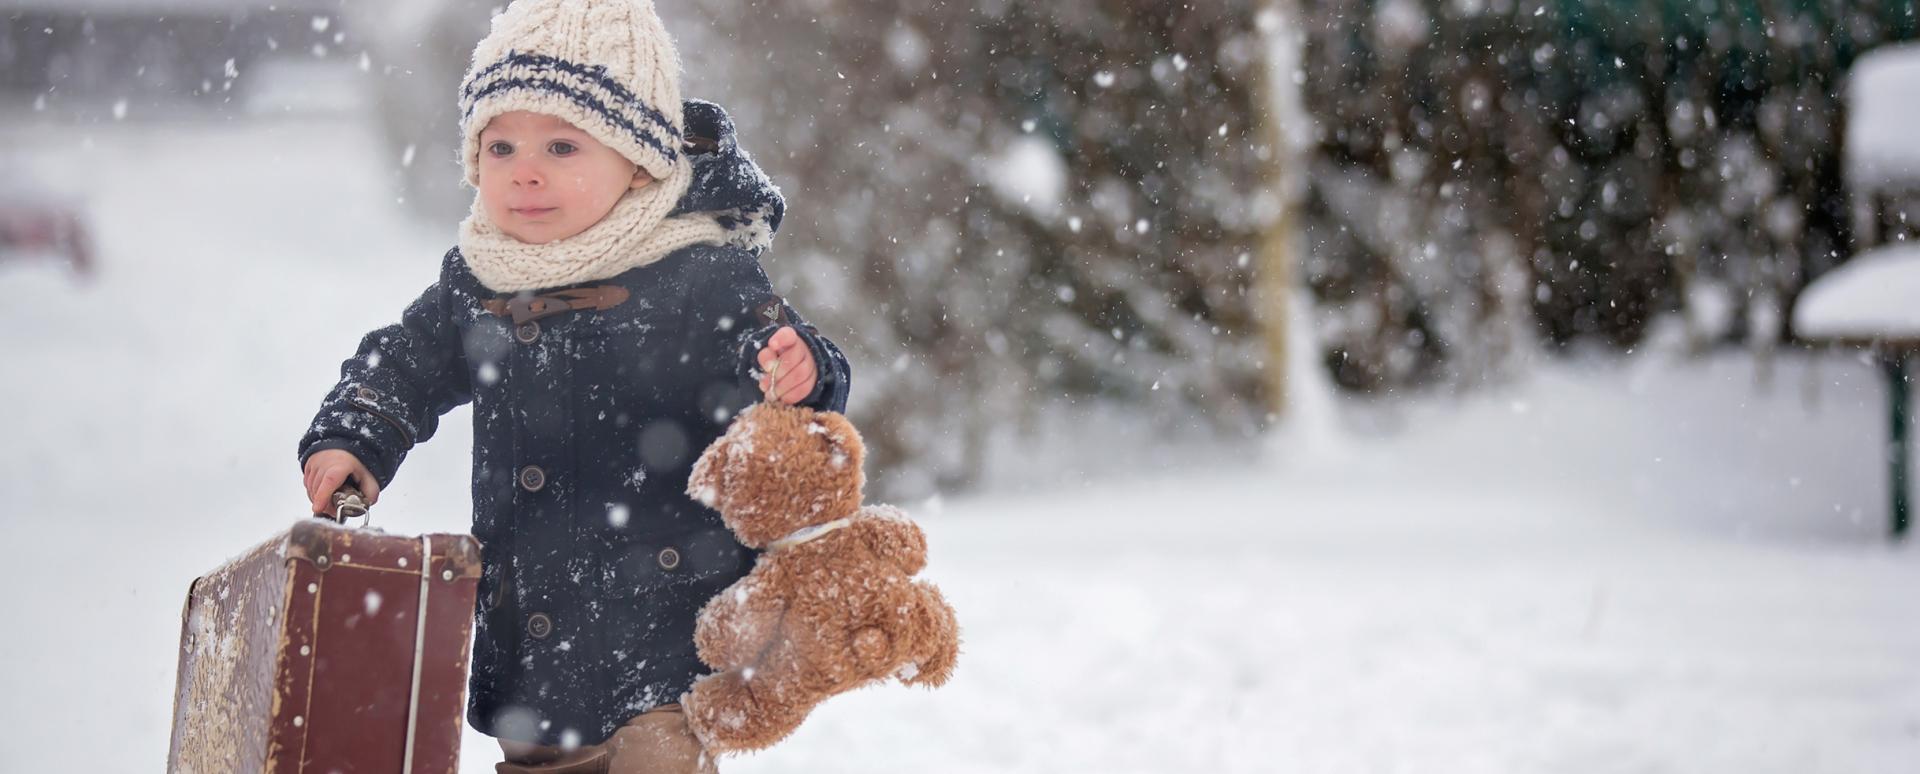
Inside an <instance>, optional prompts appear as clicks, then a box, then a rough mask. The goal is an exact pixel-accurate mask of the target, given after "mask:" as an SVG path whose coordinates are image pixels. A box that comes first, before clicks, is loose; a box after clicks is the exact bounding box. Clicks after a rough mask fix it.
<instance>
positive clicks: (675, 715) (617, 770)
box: [493, 704, 718, 774]
mask: <svg viewBox="0 0 1920 774" xmlns="http://www.w3.org/2000/svg"><path fill="white" fill-rule="evenodd" d="M500 751H501V752H503V753H505V754H506V758H507V759H506V761H505V762H502V763H499V764H497V765H495V766H494V767H493V768H494V771H495V772H496V773H497V774H717V772H718V770H717V769H716V768H715V767H714V765H713V758H712V757H710V756H708V755H707V751H706V750H705V749H704V748H702V747H701V746H700V740H698V739H696V738H694V736H693V729H691V728H688V727H687V718H686V715H685V714H684V713H682V712H681V711H680V705H678V704H662V705H660V706H658V707H655V708H653V709H651V710H648V711H647V712H646V713H645V714H642V715H640V716H639V717H636V718H634V719H632V720H629V721H627V724H626V725H624V726H621V727H620V728H619V729H618V730H616V731H614V732H613V736H612V737H611V738H609V739H607V741H605V742H601V743H600V744H597V745H593V746H591V747H581V748H578V749H574V750H565V749H562V748H559V747H546V746H543V745H537V744H527V743H525V742H512V741H508V740H505V739H502V740H500Z"/></svg>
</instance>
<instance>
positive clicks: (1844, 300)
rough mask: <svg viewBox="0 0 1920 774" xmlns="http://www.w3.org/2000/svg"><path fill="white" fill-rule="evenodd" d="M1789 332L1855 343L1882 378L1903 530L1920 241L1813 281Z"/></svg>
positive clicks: (1898, 526)
mask: <svg viewBox="0 0 1920 774" xmlns="http://www.w3.org/2000/svg"><path fill="white" fill-rule="evenodd" d="M1793 322H1794V330H1796V331H1798V332H1799V334H1800V337H1801V338H1803V339H1805V340H1807V341H1809V342H1812V343H1828V344H1835V345H1840V346H1850V347H1858V348H1863V349H1866V350H1868V351H1871V352H1873V353H1874V354H1876V355H1878V356H1879V360H1880V362H1881V365H1882V367H1883V368H1884V369H1885V371H1886V375H1887V396H1888V405H1889V407H1890V408H1889V413H1890V415H1891V419H1890V421H1889V423H1888V427H1889V428H1890V429H1889V432H1890V434H1891V438H1890V439H1889V444H1888V449H1889V454H1888V456H1889V457H1890V458H1891V459H1890V460H1889V462H1888V464H1889V466H1890V467H1889V473H1890V475H1891V482H1890V483H1891V485H1892V487H1893V494H1892V505H1893V535H1894V537H1896V538H1897V537H1900V536H1902V535H1904V534H1906V531H1907V525H1908V517H1907V466H1908V464H1907V460H1908V450H1907V446H1908V440H1907V439H1908V435H1909V434H1908V432H1907V409H1908V405H1909V400H1910V397H1909V389H1908V387H1909V383H1908V382H1909V380H1908V374H1909V373H1910V371H1909V369H1908V364H1909V363H1910V362H1911V361H1912V360H1913V359H1914V357H1915V356H1916V354H1920V242H1915V241H1907V242H1900V243H1897V244H1892V245H1885V246H1882V247H1877V248H1874V249H1871V250H1867V251H1865V252H1862V253H1860V254H1858V255H1856V256H1854V257H1853V260H1850V261H1848V262H1846V263H1845V264H1843V265H1841V266H1840V268H1838V269H1834V270H1833V271H1831V272H1828V273H1827V274H1825V275H1823V276H1821V277H1820V278H1819V279H1817V280H1814V282H1813V284H1811V285H1808V286H1807V289H1806V291H1805V292H1803V293H1802V294H1801V295H1800V302H1799V304H1797V305H1796V306H1795V308H1794V313H1793Z"/></svg>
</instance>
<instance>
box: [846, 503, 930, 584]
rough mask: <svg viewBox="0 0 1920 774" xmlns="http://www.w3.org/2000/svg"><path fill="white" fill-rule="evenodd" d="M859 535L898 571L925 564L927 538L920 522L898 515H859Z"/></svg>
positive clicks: (914, 571) (906, 572)
mask: <svg viewBox="0 0 1920 774" xmlns="http://www.w3.org/2000/svg"><path fill="white" fill-rule="evenodd" d="M860 531H861V535H862V537H863V538H864V539H865V541H866V543H867V548H868V549H869V550H871V551H873V553H874V555H875V556H877V557H879V558H880V559H881V560H882V561H884V562H886V563H887V565H888V566H889V567H891V568H896V569H898V570H899V572H900V574H902V575H917V574H919V573H920V571H921V570H924V569H926V567H927V538H926V535H925V534H923V533H921V532H920V526H919V525H917V524H914V523H913V522H911V521H908V520H906V519H905V518H903V517H899V516H880V517H877V518H870V519H863V520H862V523H861V530H860Z"/></svg>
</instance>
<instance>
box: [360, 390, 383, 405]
mask: <svg viewBox="0 0 1920 774" xmlns="http://www.w3.org/2000/svg"><path fill="white" fill-rule="evenodd" d="M353 396H354V397H356V398H359V399H361V400H364V401H366V402H368V403H379V402H380V393H379V391H377V390H375V389H373V388H372V387H361V388H360V389H357V390H354V391H353Z"/></svg>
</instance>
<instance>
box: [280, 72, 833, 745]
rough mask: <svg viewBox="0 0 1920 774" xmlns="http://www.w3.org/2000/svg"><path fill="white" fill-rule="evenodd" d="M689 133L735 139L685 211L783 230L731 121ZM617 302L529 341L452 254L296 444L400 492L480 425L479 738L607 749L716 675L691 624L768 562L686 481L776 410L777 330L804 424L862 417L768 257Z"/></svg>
mask: <svg viewBox="0 0 1920 774" xmlns="http://www.w3.org/2000/svg"><path fill="white" fill-rule="evenodd" d="M696 109H702V110H707V111H709V112H708V113H707V114H705V115H702V116H698V117H696V116H695V110H696ZM688 111H689V122H688V126H689V134H690V135H695V136H707V137H709V138H712V137H713V136H714V135H715V134H725V135H727V136H725V137H721V138H719V139H720V142H718V143H717V146H718V147H717V149H714V150H711V151H709V152H708V153H705V154H702V156H696V157H695V159H696V169H697V170H698V171H699V174H697V175H696V184H695V187H694V190H692V191H690V192H689V193H688V194H687V197H686V198H685V199H683V200H682V206H681V208H680V209H681V210H683V211H703V212H704V211H716V210H726V211H731V212H734V213H736V214H738V213H743V212H745V213H754V212H757V213H758V214H759V215H760V216H762V217H761V220H762V221H763V222H764V221H765V220H768V219H767V218H765V217H764V216H765V215H766V214H768V213H769V212H770V213H771V214H772V215H773V217H772V218H771V221H772V225H773V226H777V225H778V216H779V214H780V212H781V202H779V199H778V196H779V195H778V192H777V191H775V190H774V189H773V188H772V187H771V186H770V185H765V186H760V187H759V190H753V189H754V185H753V181H755V180H759V181H764V176H762V175H760V173H759V171H758V169H757V168H751V165H752V162H751V161H750V160H748V159H747V157H746V155H745V154H744V153H743V152H740V151H739V150H738V148H737V146H735V145H734V143H733V138H732V137H731V126H730V125H728V124H727V123H726V121H725V116H724V114H718V108H713V107H712V106H703V105H702V104H695V103H689V106H688ZM714 114H718V120H717V122H716V121H715V119H714ZM696 118H699V119H700V120H699V122H698V123H696V120H695V119H696ZM702 129H705V130H706V133H705V134H702ZM743 165H744V166H743ZM743 181H744V182H743ZM769 197H771V199H769ZM609 284H617V285H620V286H623V287H625V288H626V289H627V290H628V291H629V293H630V297H629V298H628V299H627V300H626V301H625V302H624V303H622V304H620V305H618V306H615V307H613V308H611V309H606V310H599V311H595V310H585V311H572V312H564V313H561V314H557V315H553V316H549V317H544V318H541V319H538V320H533V321H531V322H529V323H523V324H519V325H516V324H514V322H513V321H512V320H510V319H506V318H504V317H502V316H498V315H496V314H494V313H491V312H489V311H487V309H486V308H485V307H484V302H486V301H487V300H489V299H495V298H506V297H505V296H500V295H498V294H495V293H493V292H491V291H488V290H487V289H486V288H485V287H483V286H482V285H481V284H480V283H479V281H478V280H476V279H475V278H474V276H473V274H472V273H471V272H469V271H468V270H467V268H466V265H465V262H464V261H463V260H462V259H461V257H460V254H459V252H458V250H457V249H456V250H454V251H450V252H448V253H447V255H446V257H445V258H444V260H443V262H442V266H441V270H440V278H439V281H437V282H435V283H434V284H433V285H432V286H430V287H428V288H427V290H426V292H425V293H423V294H421V296H420V298H419V299H418V300H416V301H414V302H413V304H412V305H411V306H409V307H407V309H406V311H405V312H404V313H403V314H402V316H401V320H400V322H399V323H398V324H396V325H391V326H388V327H385V328H381V329H379V330H376V331H374V332H372V333H369V334H367V336H366V337H365V338H364V339H362V340H361V342H360V347H359V350H358V352H357V353H356V354H355V355H354V356H353V357H352V358H349V359H348V360H347V361H346V362H345V363H344V364H343V365H342V367H341V379H340V382H339V384H338V385H336V386H335V387H334V388H333V390H332V391H331V392H330V393H328V395H327V397H326V399H325V401H324V403H323V404H322V405H321V408H320V411H319V414H318V416H316V417H315V418H314V421H313V425H312V427H311V428H310V429H309V430H308V431H307V433H306V435H305V437H303V438H302V439H301V441H300V460H301V463H302V465H303V466H304V464H305V461H306V459H307V457H308V456H310V455H312V454H313V453H314V452H316V451H319V450H322V449H345V450H347V451H350V452H352V453H353V454H354V456H356V457H358V458H359V459H360V460H361V461H362V462H363V463H364V464H365V465H366V466H367V468H368V470H369V472H371V473H372V474H373V475H374V476H375V477H376V478H378V479H379V480H380V484H381V485H382V486H383V487H384V486H386V485H387V484H388V483H389V482H391V481H392V480H393V475H394V472H395V470H396V469H397V468H398V467H399V465H400V462H401V460H403V459H404V458H405V457H406V454H407V451H408V450H409V449H411V448H412V447H413V446H414V445H415V444H418V443H421V442H424V441H426V440H427V439H428V438H430V437H432V435H433V433H434V429H435V426H436V424H437V420H438V418H439V417H440V415H442V414H444V413H446V412H447V411H449V410H451V409H452V408H454V407H455V406H459V405H461V404H463V403H468V402H471V403H472V404H473V533H474V535H475V537H477V538H479V539H480V541H481V543H482V546H483V549H482V554H483V558H484V572H483V575H482V577H481V580H480V588H479V604H478V606H477V610H476V620H477V626H476V629H475V632H476V636H475V640H474V653H473V671H472V679H471V682H470V691H469V693H470V699H469V707H468V719H469V722H471V723H472V724H473V726H474V727H475V728H476V729H478V730H480V731H481V732H483V733H487V734H489V735H492V736H497V737H502V738H510V739H518V740H522V741H530V742H536V743H540V744H547V745H558V744H562V743H564V742H577V743H579V744H595V743H598V742H600V741H602V740H604V739H606V738H607V737H608V736H609V735H611V734H612V732H613V730H614V729H616V728H618V727H619V726H620V725H621V724H622V723H624V722H625V721H626V720H628V719H629V718H631V717H633V716H634V715H637V714H639V713H641V712H645V711H646V710H648V709H650V708H652V707H654V706H655V705H658V704H663V703H669V702H674V701H677V700H678V698H679V696H680V694H681V693H682V692H683V691H685V690H687V689H688V688H689V687H691V685H692V683H693V680H694V678H695V677H696V676H698V675H700V674H702V673H703V672H705V671H706V669H705V667H704V666H703V665H702V664H701V663H700V661H699V659H698V658H697V657H696V656H695V654H694V646H693V627H694V618H695V615H696V614H697V613H698V611H699V609H700V607H701V606H702V605H703V604H705V602H706V601H707V599H708V598H710V597H712V596H713V595H714V594H715V593H716V592H718V591H720V590H721V589H724V588H726V587H727V586H728V585H730V584H732V583H733V582H734V581H735V580H736V579H738V578H739V577H741V576H742V575H744V574H746V572H747V571H748V570H749V569H751V568H752V565H753V561H754V558H755V554H754V552H752V551H750V550H749V549H746V548H745V547H743V546H741V545H740V544H739V543H738V542H737V541H736V540H735V539H734V537H733V534H732V533H731V532H730V531H728V530H727V528H726V527H725V525H723V524H722V523H721V521H720V517H719V514H718V513H716V512H714V511H713V510H711V509H709V508H707V507H705V506H703V505H701V504H699V503H697V502H695V501H693V500H692V499H691V498H689V497H688V496H687V495H686V484H687V477H688V474H689V472H690V469H691V467H692V464H693V461H694V459H695V458H696V457H698V455H699V454H700V452H701V451H702V450H704V449H705V448H706V446H707V445H708V444H709V443H711V442H712V441H713V439H714V438H716V437H718V436H719V435H720V434H721V432H723V431H724V430H725V428H726V425H727V423H728V422H729V421H730V420H731V419H732V418H733V416H734V414H736V413H737V412H739V411H740V410H742V409H744V408H746V407H747V406H749V405H751V404H752V403H753V402H754V401H755V400H757V399H759V390H758V388H757V386H756V385H755V381H754V379H753V377H752V376H751V374H750V372H751V371H752V369H753V367H754V360H753V358H754V355H755V353H757V352H758V351H759V349H760V348H761V346H763V345H764V342H765V340H766V338H767V337H768V336H770V335H772V333H773V332H774V331H775V330H777V329H778V327H779V325H780V322H771V323H768V322H767V315H768V313H784V315H785V316H786V318H787V319H786V322H788V323H790V324H792V325H793V327H794V328H795V329H796V330H797V331H798V332H800V334H801V338H802V339H803V340H804V341H805V342H806V344H807V345H808V346H809V347H810V348H811V349H812V352H813V355H814V360H815V362H816V363H818V364H819V366H820V375H819V378H818V381H817V387H816V388H815V390H814V392H813V394H812V395H811V396H809V397H808V398H807V399H806V400H805V401H804V405H808V406H812V407H814V408H822V409H829V410H834V411H844V410H845V408H846V401H847V388H848V385H849V378H850V372H849V368H848V365H847V361H846V358H845V357H844V356H843V355H842V354H841V352H840V350H839V349H838V348H837V347H835V346H834V344H833V343H832V342H831V341H828V340H827V339H826V338H825V337H824V336H821V335H820V334H819V332H818V331H816V330H815V329H813V328H812V327H811V326H809V325H807V324H806V322H805V321H804V320H803V319H802V318H801V317H800V316H799V314H798V313H797V312H795V311H794V310H793V309H792V307H791V306H788V305H786V304H785V302H784V301H781V300H779V299H778V297H777V296H776V295H775V294H774V292H773V289H772V287H771V286H770V285H769V283H768V281H767V277H766V275H765V273H764V272H763V271H762V270H761V268H760V265H759V262H758V259H757V258H756V256H755V255H754V254H753V253H750V252H748V251H747V250H745V249H741V248H738V247H721V246H710V245H696V246H693V247H688V248H684V249H681V250H678V251H676V252H674V253H672V254H670V255H668V256H667V257H665V258H662V259H661V260H659V261H657V262H655V263H653V264H650V265H647V266H643V267H640V268H636V269H632V270H630V271H627V272H626V273H624V274H621V275H619V276H617V277H614V278H611V279H608V280H601V281H597V282H592V283H585V285H609ZM541 292H543V293H544V292H547V291H541ZM770 304H771V306H770Z"/></svg>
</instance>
